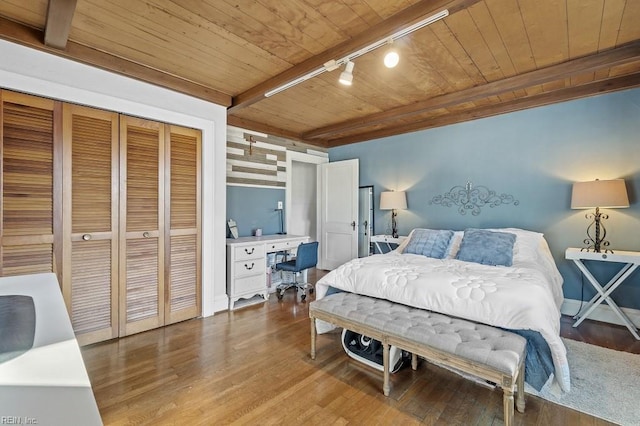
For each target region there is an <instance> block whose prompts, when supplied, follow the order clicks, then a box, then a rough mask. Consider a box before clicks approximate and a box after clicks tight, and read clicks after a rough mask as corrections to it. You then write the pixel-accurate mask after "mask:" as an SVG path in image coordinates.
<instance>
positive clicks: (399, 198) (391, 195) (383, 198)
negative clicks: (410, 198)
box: [380, 191, 407, 210]
mask: <svg viewBox="0 0 640 426" xmlns="http://www.w3.org/2000/svg"><path fill="white" fill-rule="evenodd" d="M406 208H407V193H406V192H404V191H384V192H381V193H380V210H393V209H398V210H401V209H406Z"/></svg>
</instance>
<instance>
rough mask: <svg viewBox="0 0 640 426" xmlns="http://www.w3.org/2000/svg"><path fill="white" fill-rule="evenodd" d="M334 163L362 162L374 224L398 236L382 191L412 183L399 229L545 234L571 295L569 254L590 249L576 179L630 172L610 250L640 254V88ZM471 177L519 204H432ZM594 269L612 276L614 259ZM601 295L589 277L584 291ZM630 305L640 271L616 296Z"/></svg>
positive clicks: (367, 147)
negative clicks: (464, 208) (472, 207)
mask: <svg viewBox="0 0 640 426" xmlns="http://www.w3.org/2000/svg"><path fill="white" fill-rule="evenodd" d="M329 158H330V161H338V160H344V159H351V158H359V159H360V185H373V186H374V193H375V204H376V212H375V222H376V223H375V229H376V232H377V233H390V232H389V230H388V228H389V222H390V212H389V211H380V210H379V209H378V203H379V201H380V191H384V190H406V191H407V201H408V209H407V210H404V211H400V212H399V215H398V227H399V232H400V234H403V235H406V234H407V233H408V232H409V231H410V230H411V229H413V228H414V227H431V228H448V229H457V230H461V229H464V228H467V227H519V228H524V229H531V230H535V231H538V232H543V233H544V234H545V238H546V239H547V241H548V242H549V245H550V247H551V250H552V253H553V255H554V258H555V260H556V263H557V265H558V268H559V269H560V272H561V273H562V275H563V277H564V279H565V284H564V292H565V297H567V298H571V299H578V300H579V299H580V298H581V277H580V274H579V272H578V270H577V269H576V268H575V266H574V265H573V263H570V262H568V261H566V260H565V259H564V250H565V249H566V248H567V247H582V240H583V239H584V238H585V237H586V228H587V226H588V224H589V221H587V219H585V217H584V215H585V213H586V212H587V211H585V210H571V209H570V200H571V185H572V183H573V182H575V181H587V180H593V179H596V178H599V179H614V178H624V179H625V181H626V184H627V190H628V192H629V198H630V203H631V207H630V208H628V209H617V210H606V211H605V212H606V213H608V214H609V216H610V218H609V220H607V221H605V226H606V228H607V239H608V240H609V241H611V248H613V249H614V250H615V249H619V250H634V251H640V203H638V195H639V191H640V89H634V90H628V91H624V92H618V93H613V94H608V95H603V96H597V97H592V98H587V99H581V100H576V101H571V102H565V103H561V104H556V105H552V106H547V107H540V108H534V109H530V110H526V111H519V112H515V113H510V114H505V115H501V116H497V117H491V118H485V119H481V120H475V121H470V122H467V123H460V124H455V125H451V126H446V127H441V128H437V129H431V130H426V131H422V132H416V133H410V134H405V135H400V136H394V137H389V138H384V139H378V140H373V141H369V142H363V143H359V144H352V145H347V146H343V147H337V148H332V149H330V150H329ZM466 182H472V183H473V184H474V185H484V186H487V187H488V188H490V189H492V190H495V191H496V192H497V193H498V194H501V193H506V194H511V195H513V196H514V197H515V198H516V199H517V200H518V201H519V205H517V206H514V205H501V206H498V207H494V208H490V207H485V208H483V209H482V211H481V213H480V214H479V215H478V216H472V215H471V214H469V213H467V214H466V215H464V216H463V215H460V214H459V213H458V212H457V210H456V209H455V208H454V207H451V208H447V207H443V206H441V205H436V204H430V203H429V201H430V200H431V199H432V198H433V197H434V196H436V195H440V194H443V193H445V192H447V191H448V190H449V189H450V188H452V187H453V186H455V185H464V184H465V183H466ZM608 266H609V267H602V266H601V265H594V264H590V265H589V267H593V268H595V275H596V276H598V277H600V278H604V277H607V276H610V275H613V272H612V268H611V266H612V265H608ZM593 294H594V291H593V290H592V289H591V286H590V285H589V284H588V283H585V286H584V298H585V299H587V300H588V299H589V298H590V297H591V296H592V295H593ZM614 299H615V300H616V301H617V302H618V303H619V304H620V305H622V306H626V307H633V308H637V309H640V273H637V272H636V273H635V274H634V275H633V276H632V277H631V278H630V281H627V282H626V283H625V284H624V285H623V286H621V287H620V288H619V289H618V290H616V292H615V293H614Z"/></svg>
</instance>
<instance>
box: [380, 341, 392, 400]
mask: <svg viewBox="0 0 640 426" xmlns="http://www.w3.org/2000/svg"><path fill="white" fill-rule="evenodd" d="M382 366H383V368H384V382H383V384H382V392H383V393H384V396H389V392H390V390H391V387H390V386H389V344H388V343H385V342H382Z"/></svg>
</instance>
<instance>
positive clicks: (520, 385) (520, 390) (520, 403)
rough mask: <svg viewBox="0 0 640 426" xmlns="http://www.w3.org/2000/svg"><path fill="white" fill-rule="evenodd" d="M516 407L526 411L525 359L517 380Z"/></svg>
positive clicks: (521, 411) (520, 410)
mask: <svg viewBox="0 0 640 426" xmlns="http://www.w3.org/2000/svg"><path fill="white" fill-rule="evenodd" d="M516 386H517V390H516V392H517V394H516V408H517V409H518V411H519V412H520V413H524V360H523V361H522V365H521V366H520V371H518V380H517V381H516Z"/></svg>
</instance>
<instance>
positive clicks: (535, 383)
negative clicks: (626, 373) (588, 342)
mask: <svg viewBox="0 0 640 426" xmlns="http://www.w3.org/2000/svg"><path fill="white" fill-rule="evenodd" d="M343 291H344V290H340V289H337V288H334V287H329V288H328V289H327V294H326V296H328V295H330V294H333V293H341V292H343ZM504 330H506V331H510V332H512V333H516V334H519V335H520V336H522V337H524V338H525V339H527V358H526V361H525V373H524V381H525V382H527V383H528V384H529V385H531V387H533V388H534V389H535V390H537V391H539V390H540V389H542V387H543V386H544V384H545V383H547V381H548V380H549V377H551V373H553V372H554V366H553V358H552V357H551V349H549V345H548V344H547V341H546V340H544V338H543V337H542V335H541V334H540V333H539V332H537V331H532V330H508V329H504Z"/></svg>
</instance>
